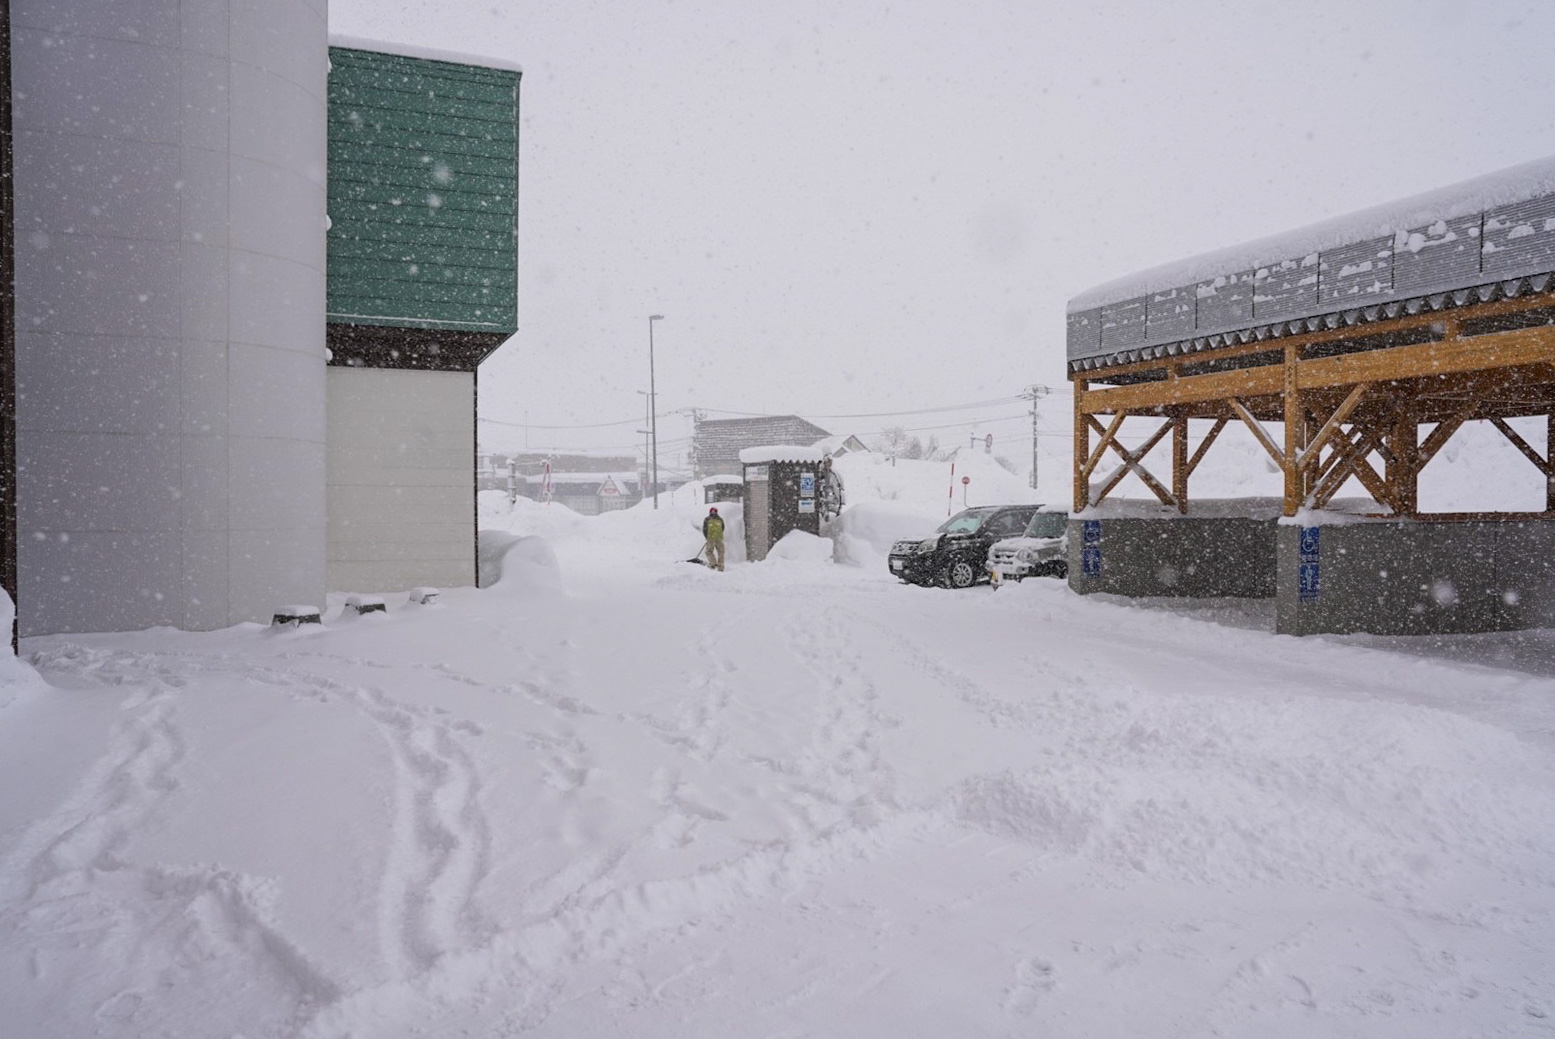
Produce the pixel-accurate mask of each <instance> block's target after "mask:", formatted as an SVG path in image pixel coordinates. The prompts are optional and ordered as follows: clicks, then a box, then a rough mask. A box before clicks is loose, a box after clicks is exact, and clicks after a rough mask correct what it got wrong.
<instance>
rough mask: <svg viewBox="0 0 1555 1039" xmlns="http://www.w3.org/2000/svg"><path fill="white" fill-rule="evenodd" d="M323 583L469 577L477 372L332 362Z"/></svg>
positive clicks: (368, 588) (381, 588) (400, 585)
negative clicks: (334, 364) (325, 574)
mask: <svg viewBox="0 0 1555 1039" xmlns="http://www.w3.org/2000/svg"><path fill="white" fill-rule="evenodd" d="M328 414H329V444H330V450H329V505H328V515H329V528H328V529H329V537H328V544H329V564H328V566H329V587H330V590H331V591H344V592H390V591H401V590H404V589H407V588H414V587H416V586H418V585H438V586H458V585H470V584H474V583H475V544H474V515H475V487H474V472H475V376H474V375H471V374H466V373H455V372H418V371H391V370H384V369H373V368H331V369H330V370H329V408H328Z"/></svg>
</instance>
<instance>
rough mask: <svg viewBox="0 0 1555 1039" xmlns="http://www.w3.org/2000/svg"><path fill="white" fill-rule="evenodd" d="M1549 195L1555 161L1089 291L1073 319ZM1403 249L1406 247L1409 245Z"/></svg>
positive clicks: (1072, 306) (1076, 302)
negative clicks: (1168, 291)
mask: <svg viewBox="0 0 1555 1039" xmlns="http://www.w3.org/2000/svg"><path fill="white" fill-rule="evenodd" d="M1551 194H1555V156H1552V157H1550V158H1545V159H1537V160H1535V161H1533V162H1526V163H1523V164H1522V165H1520V166H1513V167H1510V168H1509V169H1504V170H1499V171H1497V172H1495V173H1489V174H1486V175H1484V176H1481V177H1475V178H1474V179H1472V180H1465V181H1462V182H1460V183H1457V184H1452V185H1449V186H1448V187H1445V188H1438V189H1436V190H1435V191H1428V192H1425V193H1424V194H1420V195H1412V196H1410V197H1408V198H1403V199H1398V200H1396V201H1393V202H1386V203H1383V204H1382V205H1379V206H1372V207H1371V208H1369V209H1362V210H1358V211H1356V212H1354V213H1348V214H1346V215H1344V216H1339V217H1334V218H1332V219H1329V220H1324V221H1322V222H1320V223H1316V224H1309V225H1308V226H1306V227H1301V228H1297V229H1295V230H1292V231H1286V232H1284V233H1282V234H1276V235H1270V236H1269V237H1267V238H1259V239H1255V240H1253V241H1251V242H1243V243H1242V244H1240V245H1233V246H1230V247H1228V248H1225V249H1218V250H1215V251H1214V252H1208V253H1202V254H1200V255H1198V256H1194V257H1191V258H1189V259H1186V260H1178V261H1175V262H1173V263H1167V264H1162V265H1161V266H1159V267H1152V268H1150V269H1148V270H1144V271H1139V272H1137V273H1135V274H1130V275H1128V276H1126V277H1122V278H1118V279H1116V280H1114V281H1109V282H1106V283H1105V284H1102V285H1097V286H1095V287H1094V288H1091V289H1087V290H1086V291H1085V292H1082V293H1080V294H1079V295H1077V296H1075V297H1074V298H1073V299H1071V300H1070V301H1069V307H1068V310H1069V313H1071V314H1073V313H1075V312H1076V311H1080V310H1088V309H1090V308H1092V307H1097V306H1101V305H1103V304H1107V303H1116V302H1118V301H1120V300H1125V299H1131V298H1133V297H1135V296H1142V295H1145V294H1146V293H1150V292H1160V291H1163V290H1165V289H1170V288H1174V287H1176V286H1181V285H1190V284H1195V283H1197V282H1203V281H1210V280H1213V279H1215V278H1217V277H1219V276H1221V275H1227V274H1231V273H1232V272H1235V271H1241V270H1247V269H1250V268H1256V267H1261V266H1264V265H1266V264H1275V263H1279V262H1281V261H1283V260H1289V259H1293V258H1303V257H1307V256H1310V255H1311V254H1313V253H1318V252H1322V251H1323V250H1325V249H1332V248H1334V247H1336V246H1340V245H1346V244H1350V243H1354V242H1360V241H1363V240H1365V239H1368V238H1383V237H1392V236H1394V235H1397V234H1398V233H1399V232H1407V231H1409V230H1411V229H1414V228H1423V227H1427V226H1429V225H1431V224H1434V223H1437V222H1438V221H1445V220H1453V219H1456V218H1458V217H1462V216H1468V215H1470V214H1478V213H1482V212H1484V211H1486V210H1489V209H1495V208H1497V207H1500V206H1506V205H1512V204H1515V203H1518V202H1526V201H1528V200H1529V199H1532V198H1538V197H1540V196H1542V195H1551ZM1400 246H1401V247H1407V245H1406V244H1405V243H1400Z"/></svg>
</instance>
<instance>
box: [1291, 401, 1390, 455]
mask: <svg viewBox="0 0 1555 1039" xmlns="http://www.w3.org/2000/svg"><path fill="white" fill-rule="evenodd" d="M1371 387H1372V384H1371V383H1369V382H1363V383H1360V384H1359V385H1357V386H1356V387H1355V389H1353V390H1351V391H1350V395H1349V396H1348V397H1346V398H1345V399H1344V403H1343V404H1340V405H1339V410H1338V411H1335V412H1334V413H1333V414H1332V415H1330V416H1329V417H1328V421H1327V422H1325V423H1323V428H1322V429H1319V430H1318V431H1317V435H1316V436H1314V437H1313V438H1312V440H1311V442H1310V443H1308V444H1307V446H1306V447H1305V448H1304V449H1303V450H1302V451H1301V453H1300V454H1299V455H1297V456H1296V468H1298V469H1305V468H1307V467H1308V466H1309V465H1311V464H1312V460H1313V459H1314V458H1316V457H1318V452H1320V451H1322V450H1323V445H1324V444H1326V443H1328V441H1329V438H1331V437H1332V436H1333V435H1334V434H1335V433H1337V432H1338V431H1339V427H1340V426H1342V425H1343V424H1344V423H1345V422H1346V421H1348V420H1349V418H1350V414H1351V413H1352V412H1353V411H1355V409H1356V407H1357V406H1358V405H1359V404H1360V403H1361V400H1362V399H1363V398H1365V396H1366V392H1367V391H1368V390H1370V389H1371Z"/></svg>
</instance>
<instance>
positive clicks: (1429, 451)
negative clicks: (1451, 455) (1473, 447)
mask: <svg viewBox="0 0 1555 1039" xmlns="http://www.w3.org/2000/svg"><path fill="white" fill-rule="evenodd" d="M1479 403H1480V402H1479V398H1477V397H1475V398H1471V399H1469V400H1466V401H1464V402H1463V406H1462V407H1460V408H1459V409H1458V410H1457V411H1455V412H1453V413H1452V414H1451V415H1449V416H1447V417H1446V418H1445V419H1443V420H1442V421H1440V422H1438V423H1437V424H1436V428H1435V429H1433V430H1431V435H1430V436H1428V437H1426V438H1425V443H1423V444H1421V445H1420V451H1419V458H1420V462H1419V465H1420V468H1422V469H1424V468H1425V465H1426V463H1427V462H1429V461H1430V460H1431V459H1433V458H1435V457H1436V452H1438V451H1440V450H1441V449H1442V448H1443V447H1446V446H1447V441H1448V440H1450V439H1452V435H1453V434H1454V433H1456V432H1457V431H1458V429H1459V427H1461V426H1462V425H1463V424H1464V423H1465V422H1467V421H1469V420H1470V419H1472V418H1473V417H1474V413H1475V412H1476V411H1478V410H1479Z"/></svg>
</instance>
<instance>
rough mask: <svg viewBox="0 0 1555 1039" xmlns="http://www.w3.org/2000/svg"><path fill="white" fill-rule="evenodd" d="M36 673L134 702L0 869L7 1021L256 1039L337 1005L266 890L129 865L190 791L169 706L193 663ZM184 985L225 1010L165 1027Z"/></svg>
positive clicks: (84, 662)
mask: <svg viewBox="0 0 1555 1039" xmlns="http://www.w3.org/2000/svg"><path fill="white" fill-rule="evenodd" d="M33 663H34V665H35V666H36V667H37V668H38V669H39V671H40V672H42V673H43V674H44V675H45V676H46V677H53V678H55V679H56V680H66V681H70V682H72V683H73V684H77V685H86V686H99V687H110V688H112V687H121V686H122V687H125V688H126V689H127V690H129V692H130V695H129V696H128V698H127V699H126V700H125V701H124V703H123V705H122V708H121V709H122V711H123V712H124V718H123V720H122V721H121V722H120V723H119V724H118V725H117V727H116V728H115V730H114V731H113V733H112V734H111V736H110V739H109V743H108V748H107V750H106V752H105V754H104V755H103V756H102V758H100V759H99V761H98V762H97V764H96V765H94V766H93V767H92V768H91V769H90V770H89V772H88V773H87V775H86V777H85V778H84V779H83V781H82V782H81V783H80V784H79V785H78V787H77V789H76V791H75V793H74V794H73V795H72V796H71V797H69V798H68V799H67V800H66V802H65V803H64V804H62V805H61V806H60V807H59V808H57V809H56V810H55V811H54V812H52V813H51V814H50V815H48V816H47V817H45V818H43V819H40V820H38V821H37V822H36V823H34V824H33V825H32V826H31V827H30V828H29V829H28V830H27V831H26V832H25V833H24V834H23V836H22V838H21V839H20V840H19V841H18V843H17V846H16V848H15V849H14V850H13V852H12V853H11V854H10V855H9V856H7V857H6V859H5V861H4V863H3V864H0V884H3V885H4V887H3V888H0V897H3V903H0V904H3V905H4V908H3V909H0V933H4V935H5V936H6V941H4V942H3V943H0V949H3V950H4V951H0V992H4V993H6V994H7V995H6V1001H8V1002H12V1001H14V1002H13V1010H12V1012H13V1013H15V1014H18V1015H20V1014H22V1013H27V1015H28V1016H29V1017H35V1018H36V1017H37V1011H39V1010H41V1013H42V1017H41V1018H39V1019H45V1020H54V1021H56V1022H57V1024H58V1025H59V1026H60V1027H61V1028H62V1029H63V1030H65V1032H69V1033H71V1034H87V1031H88V1029H90V1030H91V1031H92V1032H94V1033H96V1034H104V1033H103V1032H102V1029H110V1030H111V1034H115V1035H141V1034H153V1033H155V1034H164V1033H167V1034H171V1033H173V1032H178V1031H181V1030H184V1029H189V1030H194V1031H207V1030H217V1029H221V1028H228V1029H230V1028H231V1027H232V1026H233V1025H234V1024H238V1023H240V1024H241V1025H242V1027H243V1028H244V1030H245V1031H246V1032H247V1034H250V1035H255V1036H261V1035H275V1036H281V1035H287V1034H290V1032H291V1031H292V1030H293V1028H294V1027H295V1026H296V1025H297V1024H298V1023H299V1021H300V1020H301V1019H302V1018H303V1017H304V1016H306V1014H308V1013H309V1012H310V1011H311V1009H312V1008H313V1007H316V1006H319V1005H321V1004H324V1003H327V1002H329V1001H331V1000H333V999H335V998H336V997H337V996H338V995H339V989H338V987H337V986H336V985H335V983H334V982H333V981H331V980H330V979H329V978H328V977H327V976H326V974H325V973H324V972H323V971H322V970H320V969H319V968H318V967H317V966H316V965H314V964H313V963H311V962H310V961H309V960H308V958H307V957H306V956H305V955H304V954H303V953H302V952H301V951H300V950H298V949H297V948H296V947H295V946H294V945H293V944H292V943H291V942H290V941H289V940H288V939H287V938H286V937H285V936H284V935H282V934H281V932H280V931H279V929H278V928H277V927H276V926H275V924H274V922H273V921H274V912H273V909H274V901H275V895H276V892H275V890H274V887H273V885H270V884H268V883H266V882H265V881H263V880H261V879H258V878H254V877H247V876H244V875H241V874H238V873H235V872H233V871H230V870H223V869H219V868H217V867H213V866H198V867H189V868H175V867H168V866H161V865H138V864H136V863H134V862H132V861H131V860H130V857H129V855H128V846H129V844H130V842H131V841H132V840H133V838H134V835H135V833H136V832H137V831H138V830H139V829H141V828H142V827H145V826H147V825H148V824H150V823H151V822H152V821H153V820H154V819H155V818H156V817H157V815H158V814H159V812H160V811H161V810H162V808H163V806H164V803H165V801H166V799H167V798H168V797H170V796H173V795H175V794H176V793H177V792H178V790H179V789H180V786H181V781H180V778H179V766H180V765H181V764H182V763H183V761H184V759H185V757H186V754H187V747H186V745H185V740H184V737H183V733H182V730H181V729H180V728H179V726H178V723H177V717H176V702H177V698H178V694H179V691H180V690H181V689H182V688H183V687H184V686H185V685H186V682H185V679H184V678H183V677H182V676H183V673H184V671H185V668H184V665H183V664H182V663H180V664H178V665H177V666H170V665H169V664H167V663H166V662H165V661H162V660H160V659H158V657H157V656H156V655H155V654H136V653H129V652H123V651H103V650H96V649H90V648H85V647H80V646H75V645H66V646H63V647H60V648H58V649H55V650H50V651H45V652H43V653H40V654H37V655H35V657H34V659H33ZM19 961H25V969H24V975H25V977H24V979H20V978H18V977H17V975H18V973H21V972H19V971H18V966H19ZM182 988H195V989H197V990H202V991H213V992H215V991H226V992H229V994H230V995H231V996H232V999H231V1001H230V1002H227V1001H209V1002H204V1003H200V1004H197V1005H196V1008H195V1009H191V1008H190V1007H188V1006H180V1008H179V1019H178V1020H177V1021H174V1022H169V1021H167V1020H164V1019H163V1015H164V1014H165V1008H164V1006H163V1005H162V1004H161V1003H160V1002H159V1000H160V998H161V997H162V996H163V995H164V994H165V993H166V992H168V991H169V990H172V989H182ZM239 992H241V994H238V993H239ZM85 1007H91V1008H93V1009H92V1021H91V1022H87V1021H84V1020H75V1019H71V1020H64V1019H63V1018H66V1017H73V1016H74V1015H78V1014H80V1013H81V1012H82V1009H83V1008H85ZM191 1015H193V1019H191ZM61 1034H64V1032H62V1033H61Z"/></svg>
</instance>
